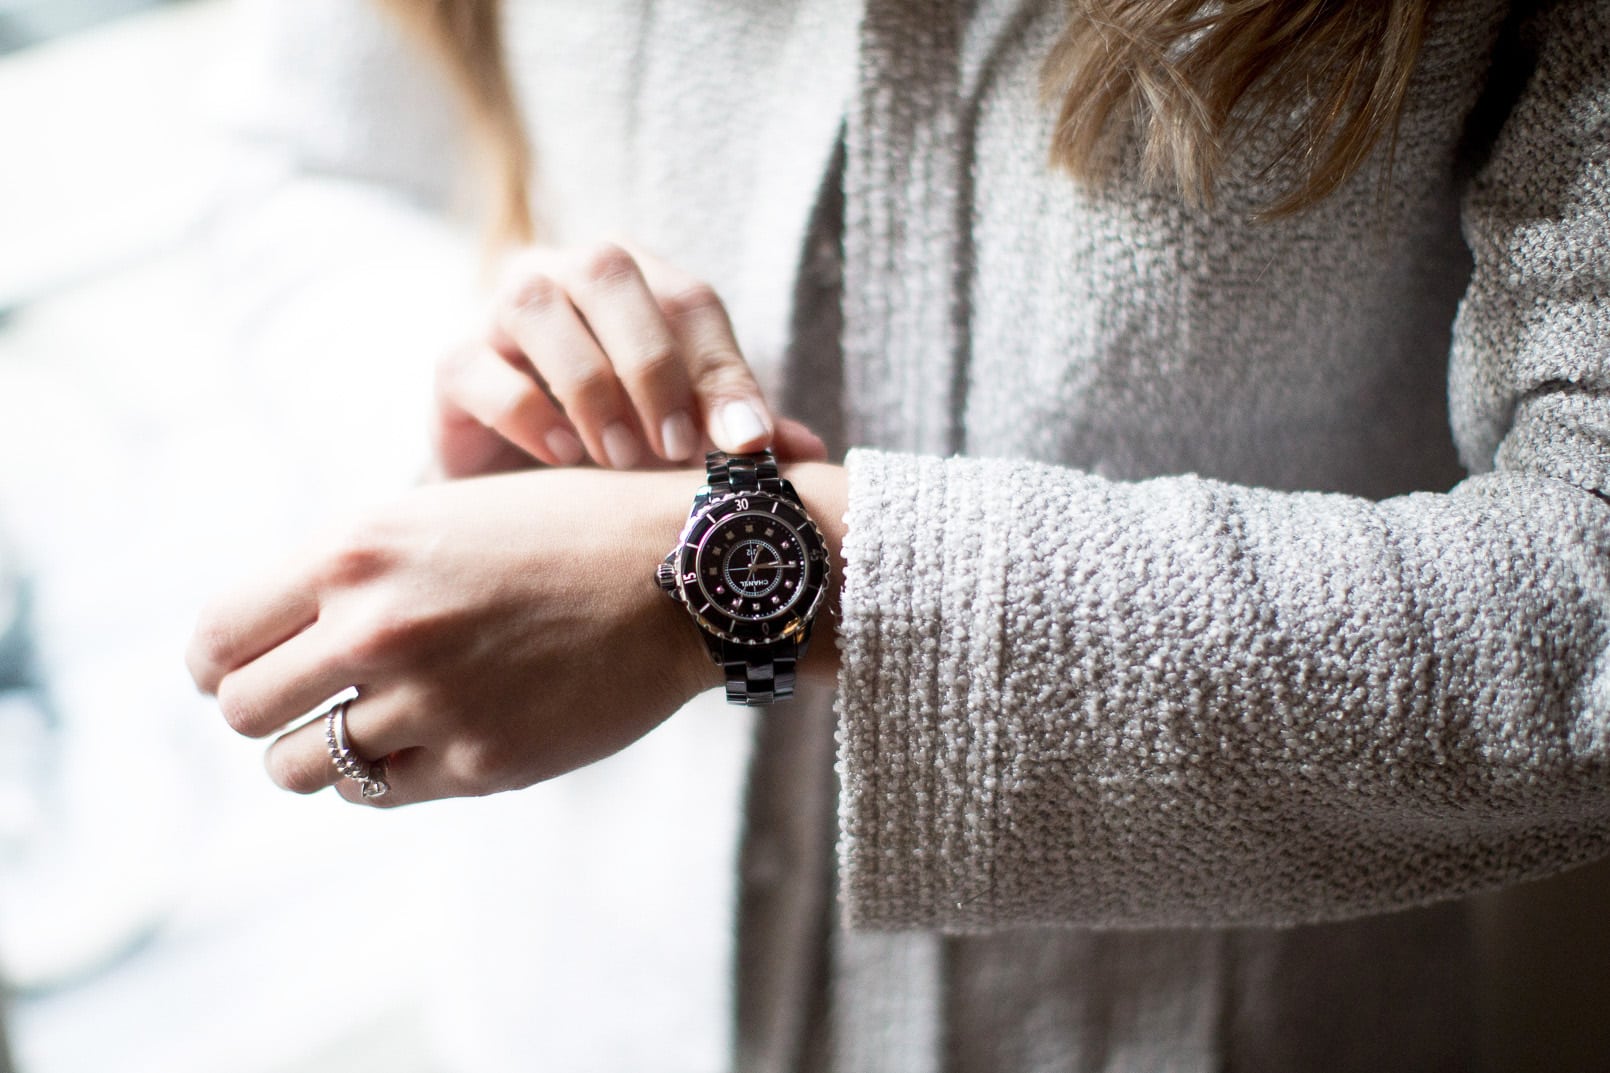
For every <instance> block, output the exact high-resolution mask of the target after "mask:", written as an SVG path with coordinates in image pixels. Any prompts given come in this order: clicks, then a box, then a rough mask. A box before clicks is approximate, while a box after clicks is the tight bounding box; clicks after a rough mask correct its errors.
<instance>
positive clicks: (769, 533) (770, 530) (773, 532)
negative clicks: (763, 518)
mask: <svg viewBox="0 0 1610 1073" xmlns="http://www.w3.org/2000/svg"><path fill="white" fill-rule="evenodd" d="M776 533H777V530H775V529H773V528H772V527H771V526H769V525H768V526H767V527H766V535H767V536H775V535H776Z"/></svg>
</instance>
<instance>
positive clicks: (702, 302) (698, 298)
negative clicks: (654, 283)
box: [660, 280, 727, 320]
mask: <svg viewBox="0 0 1610 1073" xmlns="http://www.w3.org/2000/svg"><path fill="white" fill-rule="evenodd" d="M660 307H661V308H662V309H663V310H664V312H665V315H666V316H667V317H668V318H670V319H672V320H681V319H684V318H687V317H694V316H699V315H701V314H710V313H719V314H721V315H722V316H726V309H727V307H726V306H725V305H723V304H722V302H721V295H719V294H717V293H716V289H715V288H714V287H712V286H711V285H710V284H708V283H705V282H704V281H703V280H698V281H695V282H693V283H689V284H687V285H685V286H683V287H680V288H678V289H677V290H675V291H672V292H671V293H670V294H667V295H665V296H664V297H663V298H661V299H660Z"/></svg>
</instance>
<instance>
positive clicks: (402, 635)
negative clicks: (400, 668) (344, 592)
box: [341, 608, 429, 669]
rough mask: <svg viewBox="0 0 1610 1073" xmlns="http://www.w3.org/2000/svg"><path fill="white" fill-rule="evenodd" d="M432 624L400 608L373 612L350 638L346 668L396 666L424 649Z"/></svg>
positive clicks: (346, 655) (346, 647)
mask: <svg viewBox="0 0 1610 1073" xmlns="http://www.w3.org/2000/svg"><path fill="white" fill-rule="evenodd" d="M428 632H429V623H428V622H427V620H425V619H424V618H422V617H421V616H419V615H416V614H414V613H412V612H410V611H408V610H404V609H399V608H380V609H376V610H371V611H370V612H369V614H368V615H366V616H365V617H364V620H363V623H362V625H361V626H359V627H358V628H357V629H356V630H355V631H354V632H353V634H352V635H351V636H350V637H349V638H348V640H347V643H346V645H345V646H344V648H345V658H344V659H343V660H342V661H341V662H342V664H343V665H346V666H354V667H358V668H363V669H369V668H375V667H390V666H397V665H399V664H402V663H406V662H408V661H409V660H410V659H411V658H413V657H414V656H416V655H418V653H419V652H420V651H421V650H422V649H423V647H424V642H425V638H426V636H427V634H428Z"/></svg>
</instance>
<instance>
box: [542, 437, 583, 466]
mask: <svg viewBox="0 0 1610 1073" xmlns="http://www.w3.org/2000/svg"><path fill="white" fill-rule="evenodd" d="M542 442H543V443H545V444H547V445H548V450H550V451H552V452H553V457H554V458H555V459H557V460H558V462H559V464H560V465H561V466H574V465H575V464H576V463H577V462H580V461H581V456H582V455H584V454H586V453H587V448H585V447H583V446H582V445H581V441H580V440H578V439H576V437H575V436H573V435H571V433H570V430H569V429H564V428H556V429H553V430H551V431H550V432H549V433H548V434H547V435H546V436H544V437H543V438H542Z"/></svg>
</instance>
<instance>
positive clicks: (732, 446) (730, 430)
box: [716, 402, 770, 451]
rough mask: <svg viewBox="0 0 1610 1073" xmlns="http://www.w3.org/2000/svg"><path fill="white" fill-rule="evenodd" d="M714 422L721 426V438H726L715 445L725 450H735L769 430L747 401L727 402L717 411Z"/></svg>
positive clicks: (763, 435) (760, 438)
mask: <svg viewBox="0 0 1610 1073" xmlns="http://www.w3.org/2000/svg"><path fill="white" fill-rule="evenodd" d="M716 423H717V424H718V425H720V426H721V433H722V438H723V439H724V440H726V442H725V443H721V444H718V445H717V446H719V447H721V448H722V449H723V450H727V451H736V450H738V449H739V448H741V447H742V446H744V444H747V443H753V442H754V441H756V440H763V439H765V438H766V435H767V433H768V432H769V431H770V430H769V429H767V428H766V423H765V422H764V421H762V420H761V419H760V414H758V413H756V412H755V408H754V407H753V406H751V405H750V404H749V403H747V402H729V403H727V404H726V405H725V406H723V407H722V408H721V409H720V410H719V411H717V413H716Z"/></svg>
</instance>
